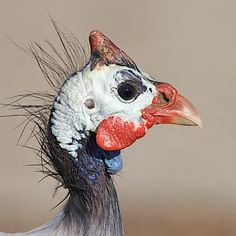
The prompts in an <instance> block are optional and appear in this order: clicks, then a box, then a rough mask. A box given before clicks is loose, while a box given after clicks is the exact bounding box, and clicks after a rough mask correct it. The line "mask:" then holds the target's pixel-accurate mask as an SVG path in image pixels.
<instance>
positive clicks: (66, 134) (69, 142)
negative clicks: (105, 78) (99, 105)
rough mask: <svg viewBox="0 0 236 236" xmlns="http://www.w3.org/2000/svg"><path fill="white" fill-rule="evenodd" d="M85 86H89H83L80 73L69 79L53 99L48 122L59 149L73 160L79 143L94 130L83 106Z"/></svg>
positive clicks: (79, 146) (85, 94)
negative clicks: (63, 150) (68, 154)
mask: <svg viewBox="0 0 236 236" xmlns="http://www.w3.org/2000/svg"><path fill="white" fill-rule="evenodd" d="M86 86H87V87H88V86H89V85H88V84H85V81H84V80H83V78H82V73H81V72H79V73H78V74H77V75H75V76H74V77H71V78H69V79H68V80H67V81H66V82H65V84H64V85H63V86H62V88H61V91H60V93H59V94H58V96H57V98H56V99H55V102H54V104H53V111H52V116H51V120H50V125H51V131H52V134H53V135H54V136H55V137H56V139H57V141H58V142H59V145H60V147H61V148H63V149H65V150H67V151H68V152H69V153H70V154H71V155H72V156H73V157H74V158H76V157H77V155H78V154H77V150H78V149H79V148H81V147H82V145H81V144H80V142H79V141H80V140H81V139H83V138H86V137H87V136H88V135H89V131H93V130H95V129H96V127H94V123H93V122H91V120H90V115H89V114H88V112H87V111H86V106H85V105H84V101H85V99H86V96H87V90H89V88H88V89H86Z"/></svg>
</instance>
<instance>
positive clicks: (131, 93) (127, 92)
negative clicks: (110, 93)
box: [117, 82, 137, 101]
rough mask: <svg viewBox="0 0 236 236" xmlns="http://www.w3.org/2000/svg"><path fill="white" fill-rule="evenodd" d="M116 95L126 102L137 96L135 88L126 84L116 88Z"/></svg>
mask: <svg viewBox="0 0 236 236" xmlns="http://www.w3.org/2000/svg"><path fill="white" fill-rule="evenodd" d="M117 91H118V94H119V96H120V97H121V98H122V99H124V100H126V101H128V100H132V99H133V98H134V97H135V96H136V95H137V90H136V88H135V87H134V86H133V85H132V84H130V83H127V82H123V83H121V84H120V85H119V86H118V90H117Z"/></svg>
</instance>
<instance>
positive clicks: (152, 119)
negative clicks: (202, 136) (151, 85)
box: [142, 82, 201, 128]
mask: <svg viewBox="0 0 236 236" xmlns="http://www.w3.org/2000/svg"><path fill="white" fill-rule="evenodd" d="M155 86H156V90H157V96H155V97H154V98H153V100H152V104H151V105H149V106H148V107H146V108H145V109H143V110H142V117H143V118H144V119H145V120H147V127H148V128H150V127H151V126H152V125H154V124H177V125H188V126H196V125H198V126H200V127H201V118H200V116H199V114H198V112H197V110H196V109H195V107H194V106H193V105H192V104H191V102H189V101H188V100H187V99H186V98H184V97H183V96H181V95H180V94H178V92H177V90H176V89H175V88H174V87H173V86H171V85H170V84H167V83H162V82H157V83H155Z"/></svg>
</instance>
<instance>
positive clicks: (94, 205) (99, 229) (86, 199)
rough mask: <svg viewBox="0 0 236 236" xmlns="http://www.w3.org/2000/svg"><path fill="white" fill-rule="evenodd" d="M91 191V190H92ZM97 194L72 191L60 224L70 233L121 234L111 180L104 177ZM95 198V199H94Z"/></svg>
mask: <svg viewBox="0 0 236 236" xmlns="http://www.w3.org/2000/svg"><path fill="white" fill-rule="evenodd" d="M92 191H93V190H92ZM98 191H99V192H97V195H94V196H93V197H91V195H90V194H91V193H89V192H88V193H87V192H86V193H85V192H84V193H83V192H81V191H80V192H74V193H73V194H71V195H70V197H69V200H68V202H67V204H66V206H65V208H64V218H63V221H62V226H63V228H64V230H65V231H66V232H73V234H71V235H101V236H121V235H123V229H122V222H121V216H120V210H119V203H118V199H117V194H116V190H115V187H114V185H113V181H112V179H111V178H109V177H106V183H105V185H104V186H100V189H98ZM95 198H96V199H95Z"/></svg>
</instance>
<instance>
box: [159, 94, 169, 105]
mask: <svg viewBox="0 0 236 236" xmlns="http://www.w3.org/2000/svg"><path fill="white" fill-rule="evenodd" d="M160 94H161V95H162V97H163V100H164V101H165V102H166V103H168V102H170V99H169V98H168V97H167V96H166V94H165V93H163V92H161V93H160Z"/></svg>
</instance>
